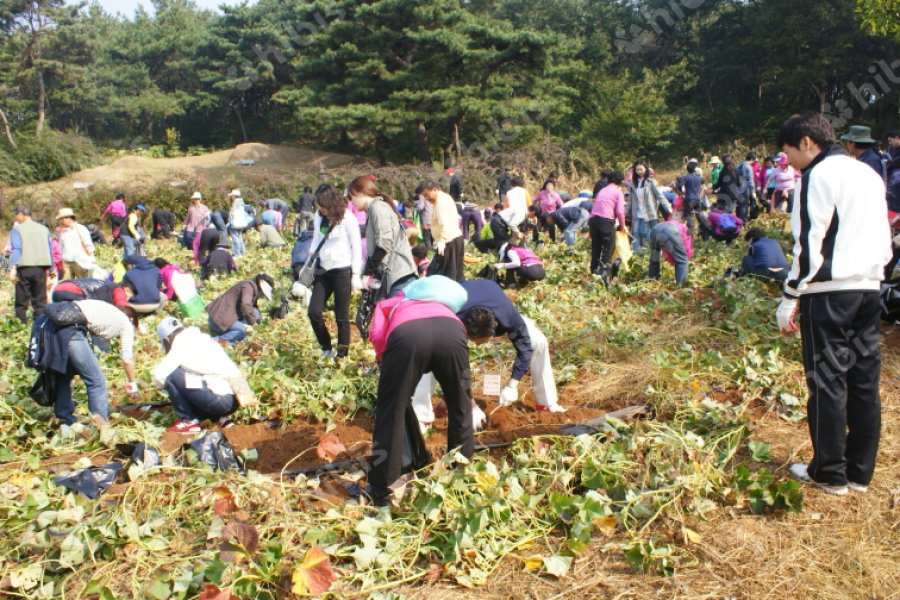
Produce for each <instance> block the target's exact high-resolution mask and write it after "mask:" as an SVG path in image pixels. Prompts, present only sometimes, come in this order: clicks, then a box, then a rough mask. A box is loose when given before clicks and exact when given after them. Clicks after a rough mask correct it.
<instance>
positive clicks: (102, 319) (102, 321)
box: [75, 300, 134, 360]
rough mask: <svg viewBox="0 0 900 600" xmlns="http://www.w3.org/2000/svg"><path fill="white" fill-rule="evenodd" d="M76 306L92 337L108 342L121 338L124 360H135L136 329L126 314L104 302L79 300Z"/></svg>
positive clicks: (121, 350) (121, 351)
mask: <svg viewBox="0 0 900 600" xmlns="http://www.w3.org/2000/svg"><path fill="white" fill-rule="evenodd" d="M75 305H76V306H78V308H79V309H80V310H81V313H82V314H83V315H84V318H85V319H86V320H87V329H88V331H90V332H91V334H92V335H96V336H98V337H102V338H104V339H107V340H111V339H113V338H116V337H117V338H119V344H120V346H121V348H120V353H121V355H122V360H132V359H133V358H134V327H133V326H132V325H131V321H130V320H129V319H128V317H127V316H125V313H123V312H122V311H121V310H119V309H118V308H116V307H115V306H113V305H112V304H109V303H107V302H103V301H102V300H78V301H76V302H75Z"/></svg>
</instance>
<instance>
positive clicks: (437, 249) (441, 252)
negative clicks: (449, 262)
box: [434, 242, 447, 256]
mask: <svg viewBox="0 0 900 600" xmlns="http://www.w3.org/2000/svg"><path fill="white" fill-rule="evenodd" d="M446 248H447V243H446V242H438V243H437V244H435V245H434V250H435V252H437V253H438V255H440V256H443V255H444V250H445V249H446Z"/></svg>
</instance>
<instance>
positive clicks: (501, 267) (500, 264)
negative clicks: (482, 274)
mask: <svg viewBox="0 0 900 600" xmlns="http://www.w3.org/2000/svg"><path fill="white" fill-rule="evenodd" d="M494 268H495V269H505V268H506V263H494Z"/></svg>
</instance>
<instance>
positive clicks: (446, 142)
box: [0, 0, 900, 184]
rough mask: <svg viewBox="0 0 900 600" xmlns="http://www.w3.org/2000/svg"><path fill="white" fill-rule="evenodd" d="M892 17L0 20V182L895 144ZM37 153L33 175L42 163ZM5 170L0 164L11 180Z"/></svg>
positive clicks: (688, 4)
mask: <svg viewBox="0 0 900 600" xmlns="http://www.w3.org/2000/svg"><path fill="white" fill-rule="evenodd" d="M895 11H896V3H895V2H893V0H858V1H857V0H816V1H815V2H810V1H808V0H615V1H602V2H601V1H597V0H553V1H552V2H548V1H546V0H379V1H358V0H259V1H258V2H255V3H252V4H249V3H248V4H245V5H242V6H237V7H223V9H222V12H221V13H216V12H213V11H206V10H200V9H198V8H197V7H196V5H195V4H194V3H193V2H191V1H190V0H154V1H153V11H152V12H145V11H143V10H139V11H138V12H137V13H136V14H134V15H131V16H130V17H129V18H124V17H122V16H112V15H109V14H107V13H105V12H104V11H103V10H102V9H101V8H100V7H99V6H97V5H90V4H86V3H82V4H80V5H71V4H67V3H65V2H63V0H31V1H26V0H0V126H2V128H3V131H4V134H3V135H2V136H0V163H2V165H5V166H0V182H5V183H7V184H11V183H12V184H14V183H17V182H21V181H24V180H28V179H36V178H43V177H52V176H57V175H59V174H61V173H60V171H63V172H64V171H66V170H67V169H68V168H69V167H70V166H72V167H74V166H75V165H72V164H70V163H72V162H73V161H77V160H78V157H79V156H82V154H86V153H89V152H90V151H91V148H92V147H94V145H96V146H97V147H101V148H119V149H136V148H142V147H143V148H145V147H148V146H151V145H154V144H168V146H169V147H170V148H171V147H177V148H181V149H186V148H189V147H211V146H216V147H221V146H230V145H233V144H235V143H240V142H242V141H247V140H255V141H267V142H303V143H309V144H314V145H318V146H321V147H326V148H331V149H337V150H341V151H346V152H353V153H360V154H366V155H369V156H372V157H373V158H377V159H378V160H379V161H381V162H382V163H386V162H389V161H391V162H410V161H445V162H449V161H452V160H453V159H454V157H457V156H460V155H470V156H485V157H487V156H489V155H491V154H492V153H494V152H496V151H498V150H499V149H508V148H510V147H518V146H521V145H525V144H527V143H529V142H530V141H533V140H535V139H544V140H546V139H551V140H554V141H555V142H560V143H565V144H567V145H568V146H569V147H571V148H573V149H574V150H575V151H577V152H583V153H586V154H589V155H590V156H592V157H593V158H594V159H595V160H600V161H603V162H609V161H616V160H622V159H625V158H632V157H635V156H647V157H650V158H652V159H656V160H664V159H667V158H669V159H672V158H676V157H680V156H683V155H684V154H685V153H696V152H699V151H702V150H703V149H708V148H714V147H716V146H717V145H721V144H727V143H730V142H733V141H734V140H741V141H742V142H743V143H745V144H758V143H760V142H764V141H769V142H770V141H771V136H772V132H773V130H774V128H775V127H776V126H777V124H778V123H779V122H781V121H782V120H783V119H784V118H785V117H786V116H787V115H789V114H791V113H794V112H797V111H800V110H804V109H818V110H822V111H825V112H826V113H828V114H829V115H831V116H832V118H833V122H834V124H835V125H836V126H837V128H838V129H840V128H841V127H844V126H846V124H847V123H849V122H853V123H863V124H869V125H871V126H873V128H874V131H875V133H876V134H883V133H884V132H885V131H886V130H888V129H891V128H894V127H896V126H897V114H898V104H900V103H898V96H900V94H898V87H900V57H898V52H897V50H898V41H900V23H898V21H900V18H898V16H897V14H895ZM53 155H55V156H53ZM16 161H18V162H16Z"/></svg>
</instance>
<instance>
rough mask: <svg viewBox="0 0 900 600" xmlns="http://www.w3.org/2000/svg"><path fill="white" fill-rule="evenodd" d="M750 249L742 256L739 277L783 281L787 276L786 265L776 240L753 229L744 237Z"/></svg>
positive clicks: (757, 228) (759, 230) (757, 229)
mask: <svg viewBox="0 0 900 600" xmlns="http://www.w3.org/2000/svg"><path fill="white" fill-rule="evenodd" d="M744 239H746V240H747V241H748V242H750V247H749V248H748V249H747V254H746V255H745V256H744V260H743V264H742V265H741V270H740V273H739V274H738V276H739V277H746V276H747V275H759V276H760V277H768V278H770V279H776V280H778V281H784V280H785V279H787V275H788V268H789V267H788V263H787V259H786V258H785V257H784V252H783V251H782V250H781V246H779V245H778V242H777V241H776V240H773V239H772V238H770V237H768V236H767V235H766V232H765V231H763V230H762V229H760V228H759V227H753V228H751V229H750V231H748V232H747V235H745V236H744Z"/></svg>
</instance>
